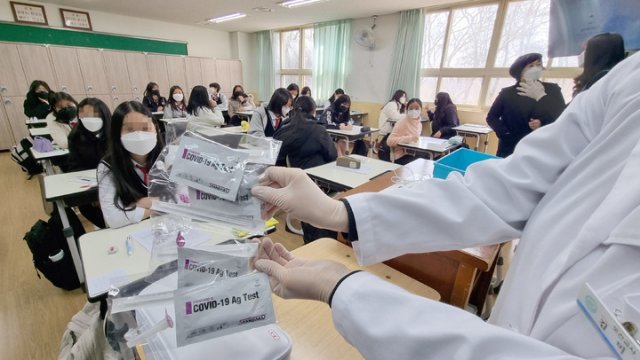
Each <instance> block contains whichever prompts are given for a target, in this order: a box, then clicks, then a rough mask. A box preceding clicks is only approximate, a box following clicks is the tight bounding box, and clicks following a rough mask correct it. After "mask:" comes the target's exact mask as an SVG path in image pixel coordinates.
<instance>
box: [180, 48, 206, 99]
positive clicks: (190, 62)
mask: <svg viewBox="0 0 640 360" xmlns="http://www.w3.org/2000/svg"><path fill="white" fill-rule="evenodd" d="M200 60H201V59H199V58H196V57H186V58H185V59H184V65H185V68H186V76H187V79H186V80H187V88H186V89H185V92H186V94H187V96H188V95H189V94H191V89H193V87H194V86H196V85H204V86H205V87H208V86H209V82H206V83H205V81H203V80H202V68H201V67H200Z"/></svg>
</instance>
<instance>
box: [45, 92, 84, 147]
mask: <svg viewBox="0 0 640 360" xmlns="http://www.w3.org/2000/svg"><path fill="white" fill-rule="evenodd" d="M51 103H52V108H53V111H52V112H51V113H50V114H49V115H47V118H46V120H47V127H48V128H49V132H50V134H51V138H52V139H53V142H55V143H56V144H58V146H59V147H60V148H61V149H67V148H69V143H68V140H67V138H68V137H69V133H71V126H72V125H73V126H75V124H76V123H77V121H78V119H77V117H78V102H77V101H76V100H75V99H74V98H73V97H72V96H71V95H69V94H67V93H66V92H57V93H55V94H53V96H51Z"/></svg>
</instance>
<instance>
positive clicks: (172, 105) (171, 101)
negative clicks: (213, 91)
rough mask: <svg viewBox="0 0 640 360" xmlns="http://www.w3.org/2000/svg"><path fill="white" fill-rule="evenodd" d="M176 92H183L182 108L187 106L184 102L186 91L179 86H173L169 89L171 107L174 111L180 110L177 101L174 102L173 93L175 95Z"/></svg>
mask: <svg viewBox="0 0 640 360" xmlns="http://www.w3.org/2000/svg"><path fill="white" fill-rule="evenodd" d="M176 90H180V91H182V101H181V103H182V106H183V107H186V106H187V103H186V102H185V101H184V90H182V88H181V87H180V86H178V85H173V86H172V87H171V89H169V105H171V108H172V109H173V110H178V105H177V103H176V101H175V100H173V93H174V92H175V91H176ZM207 96H208V94H207Z"/></svg>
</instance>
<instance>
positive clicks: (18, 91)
mask: <svg viewBox="0 0 640 360" xmlns="http://www.w3.org/2000/svg"><path fill="white" fill-rule="evenodd" d="M0 54H2V56H0V95H2V96H17V95H25V94H26V93H27V91H29V85H31V83H27V78H25V76H24V71H23V70H22V63H21V62H20V54H19V53H18V47H17V46H16V45H15V44H0Z"/></svg>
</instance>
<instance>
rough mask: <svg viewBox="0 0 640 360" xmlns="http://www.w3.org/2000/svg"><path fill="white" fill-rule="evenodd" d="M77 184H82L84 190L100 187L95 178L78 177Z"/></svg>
mask: <svg viewBox="0 0 640 360" xmlns="http://www.w3.org/2000/svg"><path fill="white" fill-rule="evenodd" d="M75 182H76V183H79V184H82V186H81V187H83V188H85V187H86V188H92V187H96V186H98V180H97V179H96V178H95V177H94V178H91V177H86V176H78V177H76V179H75Z"/></svg>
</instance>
